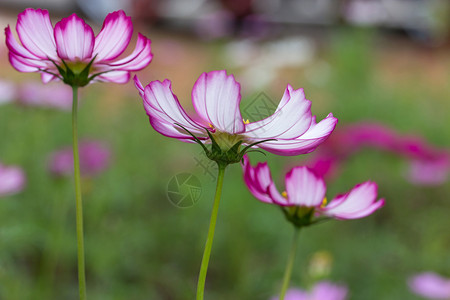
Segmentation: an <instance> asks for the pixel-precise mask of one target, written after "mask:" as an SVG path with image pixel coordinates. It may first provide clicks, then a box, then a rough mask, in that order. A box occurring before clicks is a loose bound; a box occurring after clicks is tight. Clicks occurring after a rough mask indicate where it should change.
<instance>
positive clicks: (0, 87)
mask: <svg viewBox="0 0 450 300" xmlns="http://www.w3.org/2000/svg"><path fill="white" fill-rule="evenodd" d="M16 94H17V88H16V86H15V84H14V83H13V82H11V81H6V80H0V104H3V103H8V102H12V101H14V99H15V98H16V96H17V95H16Z"/></svg>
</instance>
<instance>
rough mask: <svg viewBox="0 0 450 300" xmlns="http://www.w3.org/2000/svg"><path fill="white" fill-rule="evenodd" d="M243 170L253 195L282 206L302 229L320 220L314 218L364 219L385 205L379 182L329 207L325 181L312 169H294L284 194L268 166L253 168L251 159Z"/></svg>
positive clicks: (363, 185)
mask: <svg viewBox="0 0 450 300" xmlns="http://www.w3.org/2000/svg"><path fill="white" fill-rule="evenodd" d="M243 169H244V181H245V183H246V185H247V187H248V188H249V190H250V192H251V193H252V194H253V195H254V196H255V197H256V198H257V199H258V200H260V201H262V202H266V203H273V204H276V205H279V206H281V207H282V208H283V211H284V213H285V214H286V217H287V218H288V220H289V221H291V222H292V223H293V224H294V225H296V226H298V227H301V226H308V225H311V224H313V223H315V222H316V221H317V220H316V219H314V217H317V216H319V217H320V216H324V217H332V218H336V219H358V218H363V217H366V216H368V215H370V214H372V213H373V212H374V211H375V210H377V209H379V208H380V207H382V206H383V205H384V199H381V200H378V201H377V185H376V183H375V182H371V181H366V182H364V183H361V184H358V185H356V186H355V187H354V188H353V189H352V190H351V191H349V192H347V193H345V194H342V195H338V196H336V197H334V198H333V199H332V200H331V201H330V202H329V203H328V201H327V199H326V198H325V193H326V186H325V182H324V180H323V178H321V177H319V176H317V175H316V174H315V173H314V172H313V171H312V170H311V169H309V168H308V167H304V166H299V167H294V168H293V169H291V170H290V171H289V172H288V173H287V174H286V178H285V185H286V191H285V192H283V193H280V192H279V191H278V189H277V188H276V186H275V183H274V182H273V180H272V176H271V174H270V170H269V167H268V166H267V163H259V164H258V165H256V166H255V167H253V166H252V165H251V164H250V162H249V160H248V157H247V156H244V163H243Z"/></svg>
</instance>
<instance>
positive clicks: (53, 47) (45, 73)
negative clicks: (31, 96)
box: [5, 8, 152, 86]
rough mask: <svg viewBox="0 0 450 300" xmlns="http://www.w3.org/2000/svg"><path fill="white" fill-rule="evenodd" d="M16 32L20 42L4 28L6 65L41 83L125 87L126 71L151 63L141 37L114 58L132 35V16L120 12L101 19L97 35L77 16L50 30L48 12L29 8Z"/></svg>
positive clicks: (127, 77)
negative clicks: (38, 75)
mask: <svg viewBox="0 0 450 300" xmlns="http://www.w3.org/2000/svg"><path fill="white" fill-rule="evenodd" d="M16 30H17V33H18V36H19V40H20V43H19V42H18V41H17V40H16V38H15V37H14V36H13V34H12V31H11V29H10V27H9V26H8V27H6V28H5V34H6V45H7V47H8V49H9V61H10V62H11V65H12V66H13V67H14V68H15V69H16V70H18V71H19V72H39V73H41V78H42V81H43V82H44V83H47V82H49V81H52V80H57V79H61V80H63V81H64V82H65V83H67V84H70V85H77V86H83V85H86V84H87V83H89V82H90V81H91V80H95V81H109V82H116V83H125V82H127V81H128V80H129V79H130V72H131V71H138V70H141V69H143V68H144V67H146V66H147V65H148V64H149V63H150V61H151V59H152V54H151V47H150V40H149V39H147V38H146V37H145V36H143V35H142V34H139V36H138V39H137V44H136V48H135V49H134V51H133V52H132V53H131V54H130V55H128V56H126V57H124V58H121V59H118V57H119V56H121V54H123V52H124V51H125V49H126V48H127V46H128V44H129V43H130V40H131V37H132V33H133V25H132V23H131V18H130V17H128V16H126V15H125V13H124V12H123V11H121V10H120V11H116V12H113V13H110V14H109V15H108V16H106V19H105V21H104V23H103V27H102V29H101V31H100V32H99V33H98V34H97V36H95V35H94V31H93V30H92V28H91V27H90V26H89V25H88V24H86V23H85V21H84V20H83V19H81V18H79V17H78V16H77V15H76V14H72V15H71V16H70V17H67V18H63V19H62V20H61V21H59V22H58V23H56V25H55V26H54V27H53V26H52V23H51V21H50V17H49V13H48V11H47V10H43V9H32V8H27V9H25V10H24V11H23V12H22V13H20V14H19V16H18V19H17V25H16ZM73 77H75V78H73ZM80 77H82V78H80Z"/></svg>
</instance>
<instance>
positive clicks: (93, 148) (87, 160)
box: [49, 141, 111, 176]
mask: <svg viewBox="0 0 450 300" xmlns="http://www.w3.org/2000/svg"><path fill="white" fill-rule="evenodd" d="M79 151H80V168H81V174H82V175H83V176H95V175H98V174H100V173H101V172H103V171H104V170H105V169H106V168H107V167H108V166H109V163H110V158H111V153H110V150H109V148H108V147H106V146H105V145H104V144H102V143H101V142H97V141H84V142H81V143H80V148H79ZM49 170H50V172H52V173H53V174H54V175H56V176H72V175H73V151H72V148H71V147H67V148H63V149H61V150H58V151H56V152H54V153H52V154H51V156H50V161H49Z"/></svg>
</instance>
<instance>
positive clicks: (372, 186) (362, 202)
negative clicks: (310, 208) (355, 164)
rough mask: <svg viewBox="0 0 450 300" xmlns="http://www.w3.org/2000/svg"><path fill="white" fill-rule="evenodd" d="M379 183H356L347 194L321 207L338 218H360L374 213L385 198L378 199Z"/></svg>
mask: <svg viewBox="0 0 450 300" xmlns="http://www.w3.org/2000/svg"><path fill="white" fill-rule="evenodd" d="M376 198H377V184H376V183H375V182H370V181H366V182H364V183H362V184H358V185H356V186H355V187H354V188H353V189H352V190H351V191H350V192H348V193H347V194H345V195H341V196H337V197H335V198H334V199H333V200H331V202H330V204H329V205H327V206H325V207H324V208H321V209H320V210H321V211H322V212H323V214H325V215H328V216H332V217H335V218H338V219H358V218H363V217H366V216H368V215H370V214H372V213H373V212H374V211H376V210H377V209H379V208H381V207H382V206H383V205H384V199H380V200H378V201H376Z"/></svg>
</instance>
